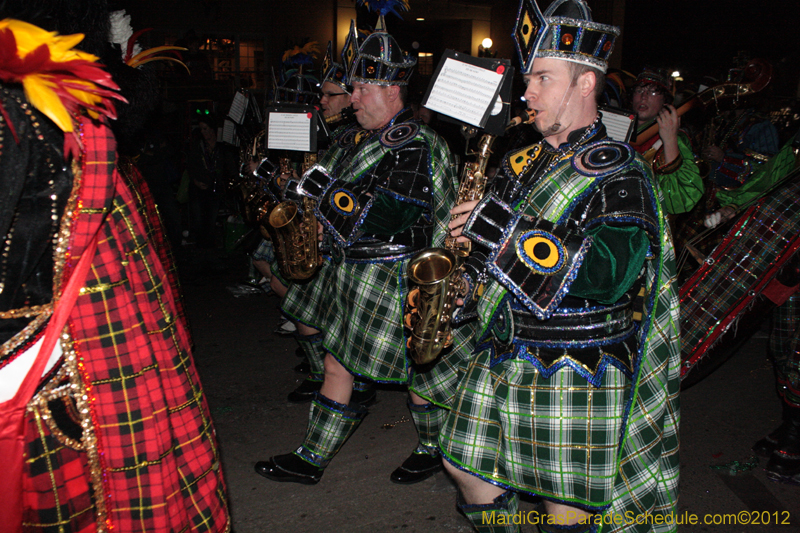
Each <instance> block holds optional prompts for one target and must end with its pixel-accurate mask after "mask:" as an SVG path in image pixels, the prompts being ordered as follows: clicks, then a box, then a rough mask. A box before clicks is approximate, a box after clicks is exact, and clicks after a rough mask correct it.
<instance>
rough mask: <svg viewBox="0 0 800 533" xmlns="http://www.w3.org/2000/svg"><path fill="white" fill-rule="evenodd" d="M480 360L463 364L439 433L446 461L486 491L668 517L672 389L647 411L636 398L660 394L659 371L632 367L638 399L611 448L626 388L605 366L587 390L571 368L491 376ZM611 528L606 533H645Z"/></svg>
mask: <svg viewBox="0 0 800 533" xmlns="http://www.w3.org/2000/svg"><path fill="white" fill-rule="evenodd" d="M489 362H490V352H489V351H485V352H482V353H481V354H479V355H478V357H477V358H476V359H475V360H474V361H473V362H472V364H470V365H469V368H468V369H467V371H466V376H465V377H464V381H463V382H462V387H461V390H460V393H459V395H458V396H457V397H456V399H455V401H454V403H453V406H452V411H451V415H450V417H449V418H448V419H447V421H446V422H445V424H444V427H443V428H442V431H441V433H440V436H439V445H440V447H441V448H442V450H443V452H444V454H445V455H446V457H447V458H448V459H449V460H450V462H451V463H453V464H455V465H456V466H457V467H459V468H461V469H462V470H467V471H469V472H471V473H473V474H475V475H478V476H479V477H481V478H482V479H484V480H486V481H488V482H490V483H492V484H494V485H498V486H501V487H505V488H510V489H513V490H517V491H522V492H527V493H531V494H535V495H538V496H542V497H544V498H547V499H549V500H553V501H556V502H562V503H565V504H567V505H573V506H580V507H585V508H588V509H593V510H604V509H608V511H610V512H613V513H614V514H622V515H624V514H625V513H626V512H631V513H632V516H639V515H642V514H644V513H646V512H649V513H651V514H658V513H659V512H663V513H666V512H671V511H673V510H674V506H675V505H676V502H675V501H673V497H672V496H671V494H675V493H676V491H675V490H674V488H675V486H676V485H677V478H678V455H677V451H678V450H677V448H678V438H677V418H676V416H675V415H677V413H676V412H675V408H676V407H677V397H678V390H677V381H676V380H672V383H674V384H675V386H674V387H672V389H671V390H670V393H669V396H664V395H663V394H661V400H660V401H658V402H656V403H655V404H654V405H652V406H649V405H648V406H647V408H645V406H646V405H647V404H649V403H650V402H649V401H646V400H645V399H644V398H643V395H642V394H641V392H642V391H643V390H644V389H647V390H649V389H651V388H654V389H659V388H661V387H663V385H664V382H663V381H662V380H663V379H664V378H665V375H666V373H667V372H668V368H667V365H662V366H660V367H657V368H649V367H646V368H642V371H643V373H644V374H643V377H642V379H643V381H642V383H640V401H639V402H637V405H636V406H634V409H633V411H632V412H631V414H630V415H629V417H628V423H627V425H628V428H627V429H628V438H627V439H626V440H625V443H624V445H623V446H622V447H620V435H621V433H622V429H623V427H624V424H625V413H626V410H625V409H623V406H625V405H626V404H627V402H628V400H629V397H630V392H631V389H630V385H631V380H630V379H629V378H627V377H626V376H625V375H624V374H623V373H622V372H620V371H619V370H618V369H616V368H614V367H609V368H608V369H607V370H606V372H605V373H604V375H603V382H602V386H601V387H599V388H595V387H593V386H592V385H591V384H589V383H588V382H587V381H586V379H584V378H583V377H581V376H580V375H578V374H577V373H576V372H574V371H573V370H572V369H571V368H564V369H562V370H559V371H558V372H556V373H555V374H554V375H553V376H551V377H550V378H549V379H545V378H543V377H542V376H541V375H540V374H539V372H538V371H537V370H536V369H535V368H534V367H533V365H531V364H530V363H529V362H527V361H524V360H518V359H510V360H507V361H504V362H502V363H500V364H497V365H495V367H494V368H490V367H489ZM678 369H679V368H678V367H677V366H675V367H674V368H673V369H672V370H671V373H675V372H677V371H678ZM662 425H663V427H664V431H663V438H661V439H659V437H660V436H661V435H662V433H661V430H660V429H659V428H660V427H661V426H662ZM618 527H619V529H613V528H612V529H611V530H612V531H650V529H649V526H635V525H631V526H630V527H629V528H627V529H626V528H625V527H620V526H618V525H617V526H614V528H618ZM668 530H669V529H665V531H668Z"/></svg>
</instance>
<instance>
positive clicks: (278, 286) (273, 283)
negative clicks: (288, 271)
mask: <svg viewBox="0 0 800 533" xmlns="http://www.w3.org/2000/svg"><path fill="white" fill-rule="evenodd" d="M269 288H270V289H272V290H273V292H274V293H275V294H277V295H278V297H279V298H283V297H284V296H286V291H287V290H288V289H287V288H286V285H284V284H283V283H281V280H279V279H278V276H272V279H270V281H269Z"/></svg>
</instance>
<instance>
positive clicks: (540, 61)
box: [523, 57, 578, 137]
mask: <svg viewBox="0 0 800 533" xmlns="http://www.w3.org/2000/svg"><path fill="white" fill-rule="evenodd" d="M523 79H524V80H525V84H526V86H527V88H526V89H525V101H526V102H527V103H528V109H532V110H534V111H536V119H535V121H534V126H536V129H537V130H539V131H540V132H542V134H544V136H545V137H548V136H550V135H555V134H557V133H561V132H563V131H572V128H570V125H571V124H572V121H573V118H574V116H573V115H574V113H573V112H572V109H571V106H570V102H571V101H572V100H573V99H577V96H578V95H577V94H576V95H571V94H568V93H569V92H570V84H571V83H572V71H571V70H570V68H569V63H568V62H567V61H562V60H560V59H553V58H549V57H537V58H536V59H534V61H533V67H532V68H531V72H530V74H525V75H524V76H523ZM571 92H577V88H575V87H572V91H571ZM559 112H560V114H561V116H559ZM556 120H557V121H558V122H559V124H561V126H559V127H558V128H554V124H555V123H556Z"/></svg>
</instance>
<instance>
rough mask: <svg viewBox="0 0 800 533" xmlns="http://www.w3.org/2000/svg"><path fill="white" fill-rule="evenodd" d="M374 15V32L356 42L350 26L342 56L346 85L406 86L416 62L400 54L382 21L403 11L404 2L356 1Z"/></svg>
mask: <svg viewBox="0 0 800 533" xmlns="http://www.w3.org/2000/svg"><path fill="white" fill-rule="evenodd" d="M357 4H358V5H359V6H367V7H369V9H370V10H372V11H376V12H377V13H378V25H377V27H376V28H375V31H374V32H373V33H371V34H369V35H368V36H367V37H366V38H364V39H363V40H361V42H359V41H360V39H359V35H358V31H357V30H356V26H355V23H354V22H353V23H351V24H350V34H349V35H348V37H347V41H346V42H345V48H344V50H343V52H342V56H343V60H344V64H345V68H346V69H347V73H348V77H349V83H353V82H359V83H373V84H378V85H407V84H408V80H409V79H410V78H411V74H412V72H413V70H414V65H416V64H417V59H416V58H415V57H413V56H411V55H410V54H407V53H406V52H404V51H403V50H402V49H401V48H400V45H399V44H397V41H395V39H394V37H392V36H391V35H389V33H387V32H386V26H385V21H384V17H385V15H387V14H389V13H394V14H395V15H397V10H398V9H400V10H404V11H405V10H407V9H408V2H407V1H406V0H358V2H357Z"/></svg>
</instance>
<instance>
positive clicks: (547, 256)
mask: <svg viewBox="0 0 800 533" xmlns="http://www.w3.org/2000/svg"><path fill="white" fill-rule="evenodd" d="M522 247H523V250H525V254H527V256H528V257H530V258H531V259H533V260H534V261H536V263H538V264H539V265H541V266H542V267H543V268H553V267H554V266H556V264H557V263H558V248H556V245H555V244H554V243H553V242H552V241H550V240H548V239H545V238H542V237H531V238H530V239H526V240H525V243H524V244H523V246H522Z"/></svg>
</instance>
